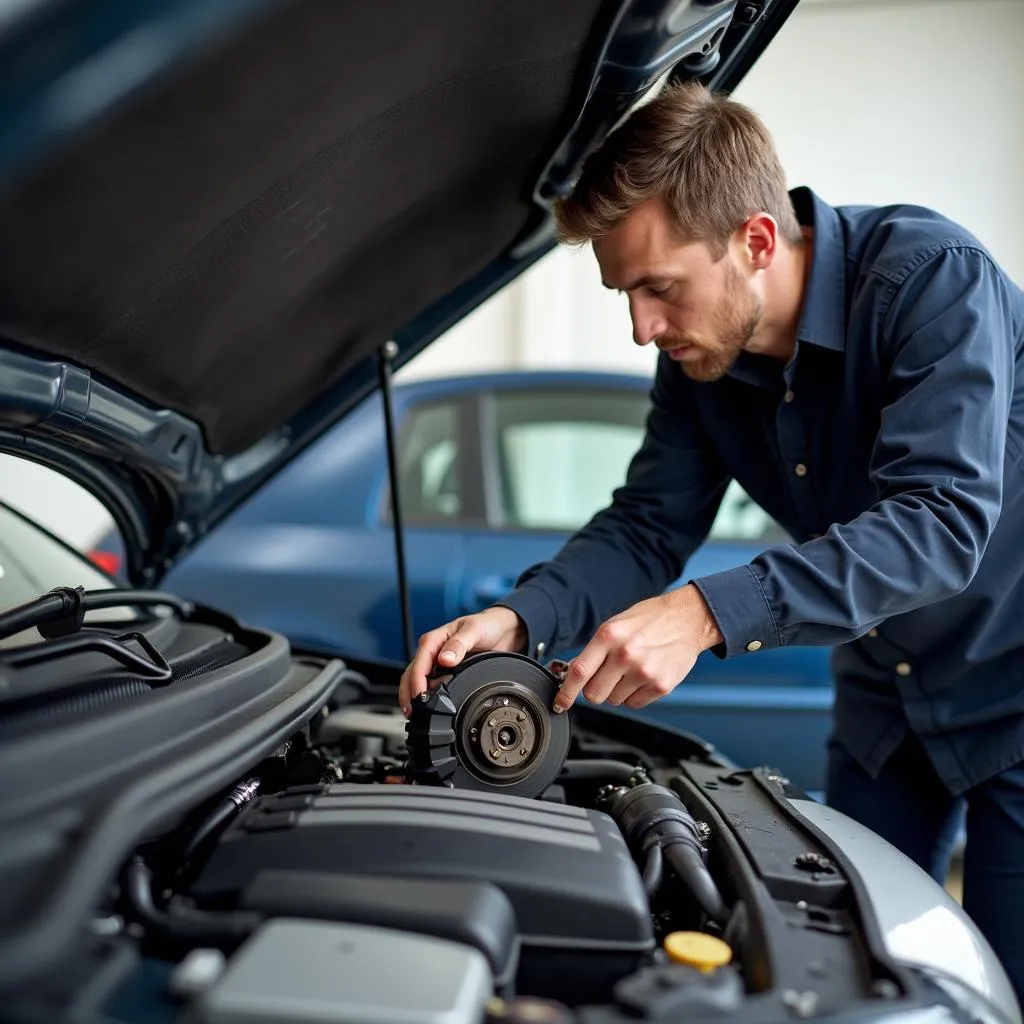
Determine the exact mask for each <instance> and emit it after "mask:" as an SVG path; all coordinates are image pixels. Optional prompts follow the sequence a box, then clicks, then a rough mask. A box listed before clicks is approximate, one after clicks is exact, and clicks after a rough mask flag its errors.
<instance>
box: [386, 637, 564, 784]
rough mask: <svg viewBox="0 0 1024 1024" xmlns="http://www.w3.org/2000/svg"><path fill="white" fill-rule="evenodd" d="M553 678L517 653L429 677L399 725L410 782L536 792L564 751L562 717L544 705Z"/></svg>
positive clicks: (481, 658) (479, 658) (554, 773)
mask: <svg viewBox="0 0 1024 1024" xmlns="http://www.w3.org/2000/svg"><path fill="white" fill-rule="evenodd" d="M558 685H559V683H558V680H557V679H556V678H555V677H554V676H553V675H552V674H551V673H550V672H548V671H547V670H546V669H545V668H544V667H543V666H541V665H539V664H538V663H537V662H535V661H533V660H531V659H530V658H527V657H525V656H523V655H519V654H499V653H488V654H478V655H475V656H474V657H472V658H468V659H467V660H466V661H465V662H463V664H462V665H460V666H458V668H456V669H454V670H452V671H451V672H449V673H446V674H445V676H444V677H443V678H442V679H439V680H435V681H434V683H433V685H432V688H431V689H430V690H428V691H427V695H426V696H427V700H426V701H425V702H423V703H419V702H417V703H416V705H414V707H413V710H412V715H411V717H410V720H409V723H408V725H407V727H406V731H407V735H408V747H409V752H410V755H411V757H412V767H413V771H414V774H415V777H416V780H417V781H418V782H420V783H424V784H430V783H433V784H441V785H449V786H455V787H457V788H465V789H488V790H497V791H501V792H505V793H509V794H511V795H515V796H526V797H532V796H537V795H539V794H540V793H542V792H543V791H544V790H545V789H547V787H548V786H550V785H551V783H552V782H554V781H555V779H556V778H557V777H558V774H559V772H560V771H561V769H562V765H563V764H564V762H565V758H566V756H567V755H568V752H569V740H570V734H571V727H570V722H569V717H570V716H569V715H555V714H554V713H553V712H552V711H551V710H550V709H551V706H552V702H553V701H554V698H555V694H556V693H557V692H558Z"/></svg>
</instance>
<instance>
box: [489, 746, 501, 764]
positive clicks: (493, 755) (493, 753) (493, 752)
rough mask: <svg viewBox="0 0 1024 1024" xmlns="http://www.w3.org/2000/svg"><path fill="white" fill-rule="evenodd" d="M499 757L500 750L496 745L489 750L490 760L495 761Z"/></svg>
mask: <svg viewBox="0 0 1024 1024" xmlns="http://www.w3.org/2000/svg"><path fill="white" fill-rule="evenodd" d="M499 757H501V751H500V750H498V748H497V747H494V748H493V749H492V750H491V760H492V761H497V760H498V758H499Z"/></svg>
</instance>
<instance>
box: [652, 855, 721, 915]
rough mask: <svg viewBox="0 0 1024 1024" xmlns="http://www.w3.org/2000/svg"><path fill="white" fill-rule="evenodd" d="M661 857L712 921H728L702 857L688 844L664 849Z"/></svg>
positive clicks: (719, 896) (719, 894)
mask: <svg viewBox="0 0 1024 1024" xmlns="http://www.w3.org/2000/svg"><path fill="white" fill-rule="evenodd" d="M663 856H664V858H665V860H666V861H667V862H668V866H669V867H670V868H671V869H672V870H673V871H674V872H675V874H676V877H677V878H678V879H679V881H681V882H682V883H683V885H685V886H686V888H687V889H688V890H689V891H690V892H691V893H692V894H693V898H694V899H695V900H696V901H697V902H698V903H699V904H700V907H701V909H702V910H703V911H704V913H705V914H707V915H708V917H710V918H711V920H712V921H714V922H716V923H717V924H725V923H726V922H727V921H728V920H729V909H728V907H726V905H725V901H724V900H723V899H722V894H721V893H720V892H719V891H718V886H717V885H715V880H714V879H713V878H712V877H711V872H710V871H708V869H707V868H706V867H705V866H704V858H703V856H702V855H701V854H700V853H699V852H698V851H697V850H695V849H694V848H693V847H692V846H690V845H689V843H676V844H674V845H672V846H667V847H665V850H664V853H663Z"/></svg>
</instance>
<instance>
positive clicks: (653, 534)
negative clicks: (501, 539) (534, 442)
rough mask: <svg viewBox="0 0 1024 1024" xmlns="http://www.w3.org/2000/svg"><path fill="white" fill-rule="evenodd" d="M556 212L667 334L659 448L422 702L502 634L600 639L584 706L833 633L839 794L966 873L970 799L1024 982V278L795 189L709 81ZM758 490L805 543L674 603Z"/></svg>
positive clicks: (938, 238)
mask: <svg viewBox="0 0 1024 1024" xmlns="http://www.w3.org/2000/svg"><path fill="white" fill-rule="evenodd" d="M556 213H557V221H558V237H559V240H560V241H562V242H563V243H567V244H582V243H585V242H590V243H592V246H593V251H594V254H595V256H596V258H597V263H598V266H599V268H600V272H601V276H602V280H603V282H604V284H605V285H606V286H607V287H608V288H612V289H615V290H617V291H619V292H621V293H623V294H624V295H625V296H626V297H627V299H628V302H629V311H630V316H631V319H632V323H633V339H634V341H635V342H636V344H637V345H650V344H655V345H657V347H658V349H659V350H660V354H659V357H658V363H657V370H656V374H655V379H654V384H653V388H652V392H651V409H650V412H649V418H648V421H647V428H646V434H645V438H644V441H643V444H642V446H641V448H640V450H639V452H638V453H637V454H636V456H635V457H634V459H633V461H632V463H631V465H630V468H629V471H628V474H627V479H626V481H625V483H624V485H623V486H622V487H621V488H619V489H618V490H617V491H616V492H615V494H614V496H613V499H612V503H611V505H610V506H609V507H608V508H607V509H605V510H603V511H601V512H600V513H598V514H597V515H596V516H595V517H594V518H593V519H592V520H591V521H590V522H589V523H588V524H587V525H586V526H584V527H583V528H582V529H580V530H579V531H578V532H577V533H576V534H575V535H574V536H573V537H572V538H571V539H570V540H569V541H568V542H567V543H566V544H565V545H564V547H563V548H562V550H561V551H560V552H559V553H558V554H557V556H556V557H555V558H553V559H552V560H551V561H550V562H547V563H545V564H543V565H539V566H534V567H532V568H530V569H528V570H527V571H526V572H525V573H524V574H523V576H522V577H521V578H520V580H519V581H518V584H517V586H516V588H515V590H514V591H513V592H512V593H511V594H510V595H509V596H508V597H507V598H505V599H504V600H502V601H501V602H500V604H499V605H496V606H495V607H492V608H488V609H486V610H485V611H483V612H481V613H478V614H475V615H470V616H466V617H463V618H460V619H457V620H455V621H454V622H450V623H447V624H446V625H443V626H441V627H440V628H438V629H435V630H432V631H431V632H429V633H427V634H425V635H424V636H423V637H422V639H421V640H420V643H419V647H418V650H417V652H416V655H415V657H414V659H413V661H412V663H411V664H410V665H409V667H408V668H407V669H406V671H405V674H404V675H403V678H402V683H401V688H400V694H399V702H400V704H401V705H402V708H403V710H404V711H405V712H406V714H408V713H409V708H410V702H411V701H412V700H413V699H414V698H415V697H416V696H417V695H418V694H419V693H421V692H422V691H423V690H424V689H425V687H426V686H427V675H428V673H429V672H430V671H432V669H433V668H434V666H435V665H439V666H441V667H442V668H450V667H452V666H454V665H457V664H458V663H459V662H460V661H461V660H462V659H463V658H464V657H465V656H466V655H467V654H469V653H471V652H475V651H481V650H500V651H519V652H526V653H529V654H531V655H532V656H534V657H538V658H540V657H541V656H542V655H543V654H544V653H545V652H552V653H554V652H556V651H570V650H577V649H579V648H580V647H581V646H582V647H583V649H582V651H581V652H580V653H579V654H578V656H576V657H575V658H574V659H573V660H572V663H571V666H570V669H569V672H568V675H567V678H566V680H565V682H564V683H563V685H562V688H561V690H560V692H559V695H558V697H557V702H556V708H555V710H557V711H563V710H565V709H566V708H568V707H569V706H571V704H572V703H573V701H574V700H575V699H576V698H577V696H578V695H579V694H580V693H582V694H583V696H584V698H586V699H587V700H589V701H591V702H592V703H595V704H599V703H602V702H607V703H609V704H612V705H625V706H627V707H630V708H639V707H643V706H645V705H647V704H649V703H650V702H651V701H653V700H656V699H658V698H660V697H662V696H664V695H665V694H667V693H669V692H670V691H671V690H672V689H673V688H674V687H675V686H676V685H678V684H679V682H680V681H681V680H683V681H685V678H686V676H687V673H688V672H689V671H690V669H691V668H692V667H693V665H694V662H695V660H696V659H697V657H698V656H699V655H700V654H701V653H702V652H704V651H708V650H710V651H711V652H713V656H717V657H720V658H739V657H743V658H757V657H758V656H759V653H760V652H764V651H768V650H771V649H772V648H775V647H780V646H783V645H832V646H834V647H835V651H834V654H833V671H834V676H835V683H836V698H835V707H834V711H833V716H834V720H833V733H832V738H831V740H830V744H829V767H828V780H827V798H828V801H829V803H830V804H831V805H832V806H834V807H836V808H838V809H840V810H842V811H844V812H845V813H847V814H849V815H850V816H851V817H853V818H855V819H857V820H859V821H861V822H862V823H863V824H865V825H867V826H868V827H870V828H871V829H873V830H875V831H876V832H878V833H879V834H881V835H882V836H884V837H885V838H886V839H888V840H889V841H890V842H891V843H893V844H894V845H895V846H897V847H898V848H899V849H901V850H902V851H904V852H905V853H906V854H907V855H909V856H910V857H911V858H912V859H913V860H915V861H916V862H917V863H918V864H920V865H921V866H923V867H924V868H925V869H926V870H928V871H929V872H930V873H931V874H932V875H933V876H934V877H935V878H936V879H937V880H938V881H940V882H942V881H944V880H945V877H946V872H947V869H948V865H949V860H950V856H951V852H952V846H953V843H954V841H955V838H956V834H957V831H958V827H959V822H960V820H961V813H960V812H961V810H962V809H963V808H964V807H966V824H967V846H966V849H965V861H964V891H963V897H964V905H965V909H966V910H967V911H968V913H970V914H971V915H972V917H973V918H974V920H975V921H976V922H977V923H978V925H979V926H980V928H981V929H982V931H983V932H984V933H985V935H986V936H987V937H988V939H989V941H990V942H991V943H992V945H993V947H994V949H995V950H996V952H997V954H998V955H999V956H1000V957H1001V959H1002V960H1003V962H1004V964H1005V966H1006V968H1007V970H1008V972H1009V974H1010V975H1011V979H1012V981H1013V983H1014V986H1015V988H1016V990H1017V993H1018V996H1020V997H1024V926H1022V924H1021V922H1022V921H1024V293H1022V292H1021V290H1020V289H1019V288H1017V287H1016V286H1015V285H1014V284H1013V283H1012V282H1011V281H1010V280H1009V279H1008V277H1007V275H1006V274H1005V273H1004V272H1003V270H1001V269H1000V267H999V266H998V265H997V264H996V262H995V261H994V260H993V258H992V256H991V255H989V253H988V252H987V251H986V250H985V249H984V248H983V246H982V245H981V243H980V242H979V241H978V240H977V239H975V238H974V237H973V236H972V235H971V234H970V233H969V232H967V231H966V230H964V228H962V227H960V226H959V225H957V224H955V223H952V222H951V221H949V220H947V219H946V218H945V217H943V216H941V215H940V214H938V213H936V212H933V211H931V210H928V209H923V208H921V207H916V206H892V207H887V208H869V207H863V206H858V207H838V208H835V207H832V206H829V205H828V204H826V203H825V202H824V201H823V200H822V199H821V198H819V197H818V196H817V195H815V194H814V193H813V192H812V191H810V190H809V189H806V188H799V189H796V190H794V191H792V192H788V191H787V189H786V184H785V176H784V173H783V170H782V168H781V167H780V164H779V160H778V157H777V153H776V149H775V146H774V143H773V141H772V139H771V137H770V135H769V133H768V132H767V130H766V128H765V127H764V125H763V124H762V123H761V122H760V121H759V119H758V118H757V117H756V116H755V115H754V114H753V113H752V112H751V111H750V110H748V109H747V108H745V107H744V106H742V105H740V104H738V103H736V102H734V101H732V100H730V99H728V98H726V97H724V96H718V95H713V94H711V93H709V92H708V91H707V90H706V89H705V88H704V87H702V86H699V85H694V84H688V85H681V86H673V87H670V88H668V89H667V90H665V91H663V92H662V93H661V94H660V95H659V96H658V97H656V98H655V99H653V100H652V101H651V102H649V103H647V104H646V105H643V106H641V107H639V108H638V109H637V110H636V111H634V112H633V113H632V115H631V116H630V117H629V118H627V119H626V120H625V121H624V123H623V124H622V125H621V126H620V127H619V128H618V129H617V130H616V131H615V132H614V133H613V134H612V135H611V136H610V137H609V138H608V140H607V141H606V142H605V144H604V145H603V146H602V148H601V149H599V150H598V151H597V152H596V153H595V154H593V155H592V156H591V157H590V158H589V159H588V161H587V163H586V165H585V167H584V170H583V172H582V174H581V176H580V180H579V181H578V183H577V185H576V187H575V189H574V191H573V192H572V194H571V195H570V196H568V197H567V198H565V199H563V200H561V201H560V202H559V204H558V205H557V208H556ZM731 479H735V480H737V481H738V482H739V483H740V484H741V485H742V486H743V488H744V489H745V490H746V491H747V493H748V494H749V495H750V496H751V498H752V499H753V500H754V501H755V502H757V503H758V504H759V505H760V506H761V507H762V508H763V509H764V510H765V511H766V512H767V513H769V514H770V515H771V516H773V517H774V518H775V519H776V520H777V521H778V522H779V523H780V524H782V525H783V526H784V527H785V528H786V529H787V531H788V532H789V534H790V535H791V536H792V538H793V541H794V542H793V543H792V544H783V545H779V546H777V547H772V548H770V549H769V550H767V551H765V552H764V553H763V554H761V555H760V556H759V557H758V558H756V559H754V560H753V561H752V562H751V563H750V564H748V565H740V566H737V567H736V568H734V569H731V570H728V571H725V572H719V573H716V574H714V575H711V576H706V577H704V578H700V579H694V580H692V581H690V582H689V583H687V584H686V585H685V586H682V587H681V588H678V589H673V590H671V591H669V592H667V593H666V592H665V589H666V587H668V586H669V585H670V584H672V583H673V582H674V581H675V580H677V579H678V578H679V576H680V574H681V573H682V572H683V569H684V566H685V564H686V562H687V560H688V558H689V557H690V556H691V555H692V554H693V552H694V551H695V550H696V548H697V547H698V546H699V545H700V544H701V543H702V541H704V539H705V538H706V536H707V534H708V531H709V530H710V528H711V525H712V522H713V520H714V518H715V514H716V512H717V510H718V507H719V503H720V501H721V499H722V496H723V492H724V490H725V488H726V486H727V484H728V482H729V481H730V480H731ZM583 645H585V646H583Z"/></svg>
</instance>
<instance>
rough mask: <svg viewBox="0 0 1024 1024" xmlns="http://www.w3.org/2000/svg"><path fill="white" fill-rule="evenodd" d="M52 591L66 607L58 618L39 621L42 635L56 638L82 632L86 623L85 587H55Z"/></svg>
mask: <svg viewBox="0 0 1024 1024" xmlns="http://www.w3.org/2000/svg"><path fill="white" fill-rule="evenodd" d="M50 593H51V594H55V595H56V596H57V597H60V598H61V599H62V601H63V602H64V607H63V608H62V609H61V611H60V613H59V614H58V616H57V617H56V618H53V619H49V620H48V621H47V622H40V623H39V625H38V626H37V627H36V628H37V629H38V630H39V634H40V636H42V638H43V639H44V640H56V639H57V638H58V637H62V636H71V635H72V633H78V632H80V631H81V629H82V626H83V625H84V624H85V587H74V588H72V587H55V588H54V589H53V590H51V591H50Z"/></svg>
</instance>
